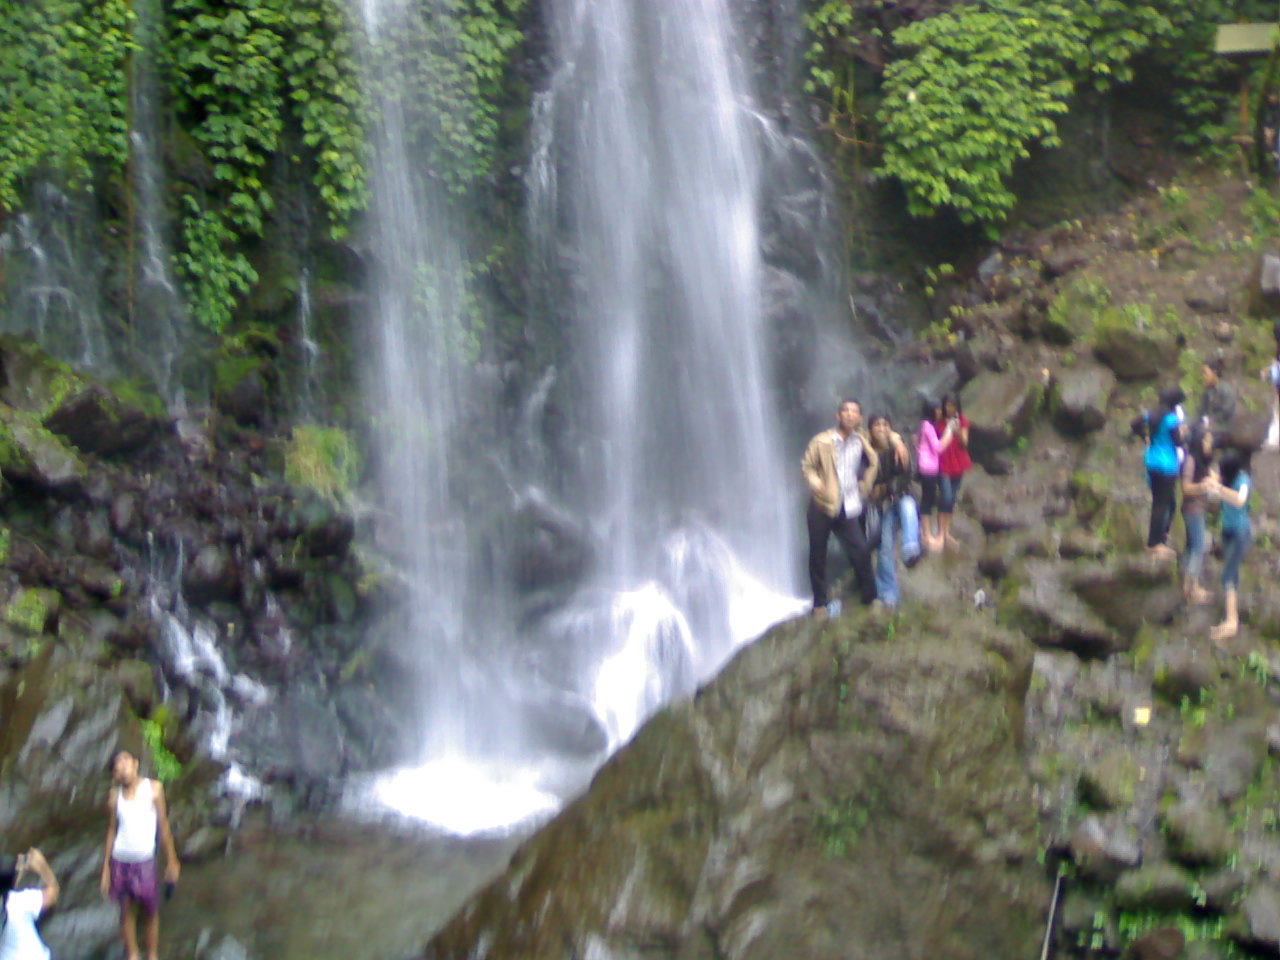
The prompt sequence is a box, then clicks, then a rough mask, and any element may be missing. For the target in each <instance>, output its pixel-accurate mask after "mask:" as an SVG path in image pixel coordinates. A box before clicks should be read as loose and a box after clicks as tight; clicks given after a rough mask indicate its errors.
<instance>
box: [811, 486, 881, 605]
mask: <svg viewBox="0 0 1280 960" xmlns="http://www.w3.org/2000/svg"><path fill="white" fill-rule="evenodd" d="M805 519H806V520H807V521H808V526H809V585H810V586H811V587H813V605H814V607H822V606H825V605H826V603H827V541H828V540H829V539H830V538H831V534H833V533H834V534H835V535H836V539H837V540H839V541H840V546H842V547H844V554H845V556H846V557H848V558H849V566H851V567H853V572H854V574H855V575H856V576H857V578H858V593H859V594H860V595H861V597H862V602H863V603H870V602H871V601H872V600H874V599H875V598H876V580H875V572H874V571H873V570H872V567H871V547H870V546H868V545H867V537H866V534H865V533H863V531H862V524H861V523H859V522H858V521H857V519H853V520H850V519H849V518H848V517H846V516H845V515H844V508H843V507H841V509H840V512H839V513H838V514H837V515H836V516H834V517H829V516H827V515H826V514H825V513H823V512H822V511H821V510H819V509H818V507H817V506H816V505H815V504H814V502H813V501H812V500H810V501H809V513H808V515H807V516H806V517H805Z"/></svg>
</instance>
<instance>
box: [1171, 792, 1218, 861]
mask: <svg viewBox="0 0 1280 960" xmlns="http://www.w3.org/2000/svg"><path fill="white" fill-rule="evenodd" d="M1161 821H1162V826H1163V827H1164V833H1165V838H1166V839H1167V840H1168V842H1169V854H1170V856H1172V857H1173V858H1174V859H1175V860H1177V861H1178V862H1179V863H1183V864H1186V865H1188V866H1192V867H1212V866H1219V865H1221V864H1223V863H1225V862H1226V860H1227V858H1228V857H1229V856H1230V855H1231V852H1232V850H1233V849H1234V844H1233V843H1232V840H1231V828H1230V826H1229V825H1228V823H1227V818H1226V817H1225V816H1223V814H1222V811H1221V810H1219V809H1216V808H1211V807H1209V806H1208V805H1207V804H1205V803H1203V802H1193V801H1184V802H1182V803H1179V804H1177V805H1176V806H1174V807H1172V808H1171V809H1169V810H1166V811H1165V812H1164V813H1163V814H1162V815H1161Z"/></svg>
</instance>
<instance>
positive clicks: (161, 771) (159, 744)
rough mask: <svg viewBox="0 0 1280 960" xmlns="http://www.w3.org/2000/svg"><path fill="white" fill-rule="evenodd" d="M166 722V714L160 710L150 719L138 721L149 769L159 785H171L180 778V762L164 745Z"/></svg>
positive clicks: (167, 716)
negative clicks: (145, 747) (149, 761)
mask: <svg viewBox="0 0 1280 960" xmlns="http://www.w3.org/2000/svg"><path fill="white" fill-rule="evenodd" d="M168 720H169V714H168V712H167V711H165V710H164V709H163V708H161V709H158V710H157V711H156V712H155V714H154V715H152V716H151V718H149V719H147V720H139V721H138V723H139V725H140V726H141V727H142V740H143V743H145V744H146V745H147V752H148V753H149V754H150V756H151V767H152V769H153V770H154V771H155V775H156V779H157V780H159V781H160V782H161V783H172V782H173V781H174V780H177V779H178V778H179V777H180V776H182V762H181V761H180V760H179V759H178V758H177V757H175V756H174V755H173V751H171V750H170V749H169V748H168V747H166V746H165V744H164V739H165V727H166V726H167V721H168Z"/></svg>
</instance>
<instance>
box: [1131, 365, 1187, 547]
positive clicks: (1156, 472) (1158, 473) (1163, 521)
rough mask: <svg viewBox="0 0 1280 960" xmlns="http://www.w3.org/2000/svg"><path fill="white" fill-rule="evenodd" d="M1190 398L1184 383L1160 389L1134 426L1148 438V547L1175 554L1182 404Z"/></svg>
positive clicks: (1145, 460) (1146, 459)
mask: <svg viewBox="0 0 1280 960" xmlns="http://www.w3.org/2000/svg"><path fill="white" fill-rule="evenodd" d="M1186 398H1187V395H1186V394H1185V393H1183V392H1182V388H1181V387H1168V388H1166V389H1165V390H1163V391H1162V392H1161V393H1160V405H1159V406H1158V407H1156V409H1155V410H1152V411H1148V412H1144V413H1141V414H1139V415H1138V419H1137V420H1135V421H1134V429H1135V430H1137V432H1138V433H1140V434H1141V435H1142V436H1143V437H1145V438H1146V440H1147V454H1146V457H1145V459H1144V463H1145V464H1146V468H1147V483H1148V485H1149V486H1150V487H1151V525H1150V526H1149V527H1148V528H1147V549H1148V550H1150V551H1151V552H1153V553H1158V554H1161V555H1163V556H1173V555H1174V549H1173V548H1172V547H1171V546H1169V543H1168V541H1169V527H1171V526H1172V525H1173V514H1174V511H1175V508H1176V506H1177V497H1178V468H1179V466H1180V465H1181V458H1180V456H1179V453H1180V449H1181V447H1182V408H1181V407H1180V404H1181V403H1182V401H1183V400H1185V399H1186Z"/></svg>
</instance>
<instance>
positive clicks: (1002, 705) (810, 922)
mask: <svg viewBox="0 0 1280 960" xmlns="http://www.w3.org/2000/svg"><path fill="white" fill-rule="evenodd" d="M914 609H915V611H916V613H913V615H912V616H910V617H906V616H904V617H903V618H902V620H901V621H900V622H899V623H898V625H897V627H896V634H895V636H894V637H893V640H892V642H889V643H877V642H867V641H870V640H875V639H878V638H879V637H880V636H881V631H882V629H883V628H882V627H879V626H877V622H878V621H876V620H875V618H871V617H866V616H863V615H862V614H860V613H859V612H858V611H850V612H847V613H846V614H845V615H844V616H843V617H841V618H839V619H838V620H835V621H832V622H830V623H828V624H826V625H824V626H817V625H815V624H812V623H802V624H801V623H797V624H793V625H788V626H784V627H782V628H779V629H778V630H775V631H773V632H771V633H770V634H767V635H766V636H765V637H763V638H762V639H760V640H759V641H757V642H756V643H754V644H752V645H751V646H749V647H747V648H745V649H744V650H743V651H742V653H740V654H739V655H738V656H737V657H736V658H735V659H734V660H733V661H732V662H731V663H730V664H729V666H728V667H727V668H726V670H725V671H724V672H723V673H722V674H721V675H720V676H719V677H718V678H717V679H716V680H715V681H714V682H713V683H712V684H711V685H709V686H708V687H705V688H704V689H703V690H702V691H701V693H700V694H699V696H698V697H697V698H696V699H695V700H693V701H692V702H689V703H685V704H681V705H677V706H674V707H671V708H668V709H666V710H664V711H662V712H660V713H659V714H658V715H657V716H656V717H654V718H653V719H652V720H651V721H650V722H649V724H648V725H647V726H645V727H644V728H643V729H642V730H641V731H640V733H639V734H638V735H637V737H636V738H635V739H634V740H633V741H632V742H631V743H630V744H629V745H628V746H627V747H625V748H623V750H622V751H620V752H619V753H618V754H616V755H615V756H614V758H613V759H612V760H610V761H609V762H608V763H606V764H605V766H604V767H603V768H602V769H601V770H600V772H599V773H598V774H597V775H596V777H595V780H594V782H593V784H592V788H591V790H590V791H589V792H588V793H587V794H586V795H584V796H583V797H581V798H580V799H579V800H578V801H576V802H575V803H574V804H572V805H571V806H570V807H567V808H566V809H565V811H564V812H563V813H562V814H561V815H560V816H559V817H557V818H556V819H555V820H554V821H552V822H551V823H550V824H549V825H548V826H547V827H546V828H544V829H543V830H542V831H541V832H540V833H539V834H537V835H536V836H535V837H533V838H532V839H531V840H530V841H528V842H527V843H526V844H525V845H524V846H523V847H522V848H521V849H520V850H519V851H518V852H517V853H516V855H515V857H514V858H513V860H512V863H511V866H510V869H509V871H508V872H507V873H506V874H505V875H504V876H502V877H500V878H499V879H498V880H497V881H496V882H495V883H494V884H493V885H491V886H490V887H489V888H488V889H487V890H485V891H484V892H482V893H481V894H480V895H479V896H478V897H476V898H474V899H473V900H472V901H471V902H470V903H469V904H468V905H467V906H466V907H465V908H464V909H463V910H462V911H461V912H460V913H458V914H456V915H455V916H454V917H453V919H452V920H451V921H450V922H449V924H447V925H446V926H445V927H444V929H443V930H441V932H440V933H439V934H437V936H436V937H435V939H434V940H432V942H431V943H430V944H429V945H428V946H427V947H426V949H425V951H424V952H423V954H422V956H423V957H424V958H431V960H461V958H463V957H474V956H476V951H477V947H478V946H479V945H483V952H484V955H485V956H486V958H487V960H517V958H520V960H524V958H528V957H552V956H557V957H558V956H569V955H575V956H584V957H585V956H595V955H599V956H602V957H603V956H614V957H619V958H620V957H625V956H635V955H636V945H637V944H639V943H647V944H655V945H656V944H661V947H660V949H659V952H660V953H661V954H662V955H664V956H671V957H675V956H689V957H693V956H704V955H710V953H711V952H714V953H715V955H717V956H719V957H721V958H722V960H755V958H777V957H807V958H815V960H818V958H837V957H848V956H849V955H850V953H849V949H850V947H849V945H850V944H857V945H858V947H857V954H858V956H859V957H860V958H862V960H900V958H902V957H908V956H919V957H948V958H959V957H975V958H976V957H1014V956H1033V955H1035V952H1036V951H1037V950H1038V949H1039V942H1040V937H1041V936H1042V935H1043V921H1044V905H1045V903H1046V902H1047V900H1048V895H1049V884H1048V881H1047V879H1046V878H1045V877H1044V875H1043V872H1042V871H1040V870H1039V869H1038V868H1037V867H1036V865H1035V862H1034V857H1033V856H1032V851H1033V850H1034V846H1035V823H1036V815H1035V803H1034V800H1033V799H1032V796H1031V792H1030V781H1029V779H1028V778H1027V774H1026V772H1025V768H1024V766H1023V761H1022V759H1021V754H1020V752H1019V751H1018V750H1017V749H1016V748H1015V746H1014V743H1015V740H1014V736H1013V731H1014V730H1015V729H1016V730H1019V731H1021V730H1022V729H1023V722H1024V721H1023V718H1022V710H1021V706H1020V704H1021V698H1022V695H1023V694H1022V692H1021V691H1025V689H1026V684H1027V682H1028V678H1029V674H1030V652H1031V651H1030V646H1029V645H1028V644H1026V643H1025V641H1022V640H1020V639H1018V638H1016V637H1014V636H1012V635H1009V634H1005V633H1004V632H1003V631H1002V630H1000V629H999V628H996V627H995V626H994V625H993V624H990V623H989V622H987V621H986V619H985V618H981V617H969V618H963V617H960V618H955V617H952V618H949V619H950V622H949V623H945V624H944V622H943V621H944V620H947V619H948V618H946V617H934V616H933V615H932V613H931V611H930V610H929V608H924V607H917V608H914ZM939 630H942V631H945V633H946V636H945V639H943V637H942V636H941V634H939V633H937V631H939ZM984 635H987V639H983V636H984ZM841 651H844V652H841ZM1001 651H1003V652H1001ZM1005 711H1007V713H1005ZM1002 717H1003V718H1002ZM1006 738H1007V739H1006ZM984 784H985V785H986V786H984ZM989 787H994V788H995V789H994V790H989V789H988V788H989ZM990 801H994V802H995V804H996V806H995V807H990V806H988V803H989V802H990ZM979 811H983V812H979ZM899 843H907V844H909V845H910V848H911V850H912V853H911V855H910V856H909V857H906V858H904V857H902V856H901V855H900V854H894V853H892V851H894V850H897V849H899V847H898V844H899ZM938 858H941V860H939V859H938ZM944 861H945V865H944ZM553 876H554V877H556V878H557V879H556V881H555V883H554V884H551V885H550V886H548V885H547V883H545V882H544V881H545V879H546V878H548V877H553ZM996 901H998V902H999V903H1000V922H999V923H992V922H991V919H990V915H989V914H988V913H987V912H986V911H974V910H973V907H972V905H973V904H974V903H977V902H996ZM906 918H909V920H908V921H907V922H904V920H905V919H906ZM710 944H714V947H711V946H709V945H710Z"/></svg>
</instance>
